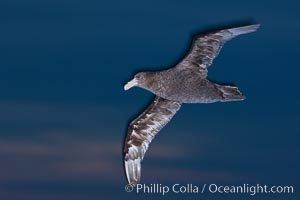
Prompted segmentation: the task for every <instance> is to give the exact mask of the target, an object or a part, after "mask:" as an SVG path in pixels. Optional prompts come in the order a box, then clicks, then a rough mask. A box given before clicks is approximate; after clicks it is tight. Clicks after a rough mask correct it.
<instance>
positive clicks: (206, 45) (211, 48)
mask: <svg viewBox="0 0 300 200" xmlns="http://www.w3.org/2000/svg"><path fill="white" fill-rule="evenodd" d="M258 28H259V24H255V25H250V26H242V27H237V28H230V29H224V30H220V31H216V32H210V33H205V34H200V35H197V36H196V37H195V38H194V39H193V42H192V46H191V48H190V50H189V53H188V54H187V55H186V57H185V58H184V59H183V60H182V61H181V62H180V63H179V64H178V65H176V66H175V67H176V68H181V69H185V68H190V69H195V68H196V69H197V70H199V72H200V75H201V76H202V77H204V78H205V77H206V76H207V67H209V66H210V65H211V64H212V62H213V60H214V58H215V57H217V55H218V54H219V52H220V50H221V48H222V46H223V45H224V44H225V42H227V41H229V40H230V39H232V38H234V37H236V36H238V35H241V34H246V33H251V32H254V31H256V30H257V29H258Z"/></svg>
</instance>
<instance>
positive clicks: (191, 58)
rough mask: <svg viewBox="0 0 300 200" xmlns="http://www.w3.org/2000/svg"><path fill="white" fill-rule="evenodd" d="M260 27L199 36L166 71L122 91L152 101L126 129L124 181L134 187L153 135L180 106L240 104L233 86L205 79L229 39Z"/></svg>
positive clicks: (143, 77)
mask: <svg viewBox="0 0 300 200" xmlns="http://www.w3.org/2000/svg"><path fill="white" fill-rule="evenodd" d="M258 28H259V24H254V25H248V26H241V27H234V28H230V29H223V30H218V31H214V32H208V33H204V34H199V35H197V36H195V37H194V39H193V42H192V45H191V48H190V50H189V52H188V53H187V55H186V56H185V57H184V58H183V60H182V61H180V62H179V63H178V64H177V65H175V66H174V67H172V68H169V69H167V70H162V71H151V72H140V73H137V74H136V75H135V76H134V78H133V79H132V80H131V81H129V82H128V83H127V84H126V85H125V86H124V89H125V90H129V89H130V88H132V87H134V86H137V87H140V88H143V89H146V90H148V91H150V92H152V93H153V94H155V98H154V100H153V102H152V103H151V104H150V105H149V106H148V107H147V108H146V110H145V111H144V112H143V113H141V114H140V115H139V116H138V117H137V118H136V119H134V120H133V121H132V122H131V123H130V124H129V126H128V130H127V137H126V139H125V143H124V166H125V173H126V177H127V181H128V183H129V184H131V185H132V186H135V185H136V184H137V183H138V182H139V181H140V178H141V162H142V160H143V158H144V156H145V153H146V151H147V149H148V147H149V144H150V142H151V141H152V140H153V138H154V137H155V135H156V134H157V133H158V132H159V131H160V130H161V129H162V128H163V127H164V126H165V125H166V124H167V123H168V122H169V121H170V120H171V119H172V117H173V116H174V115H175V113H176V112H177V111H178V110H179V109H180V107H181V105H182V104H183V103H214V102H227V101H241V100H244V99H245V96H243V95H242V93H241V92H240V91H239V89H238V88H237V87H235V86H230V85H220V84H217V83H213V82H212V81H210V80H208V79H207V69H208V67H209V66H211V65H212V62H213V60H214V58H215V57H216V56H217V55H218V54H219V52H220V50H221V48H222V46H223V45H224V44H225V42H227V41H229V40H230V39H232V38H234V37H236V36H238V35H241V34H246V33H251V32H254V31H256V30H257V29H258Z"/></svg>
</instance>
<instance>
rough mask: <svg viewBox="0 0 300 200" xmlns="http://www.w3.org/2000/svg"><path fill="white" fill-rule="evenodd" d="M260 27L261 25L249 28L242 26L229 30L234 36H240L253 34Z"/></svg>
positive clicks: (249, 26) (248, 26) (253, 25)
mask: <svg viewBox="0 0 300 200" xmlns="http://www.w3.org/2000/svg"><path fill="white" fill-rule="evenodd" d="M259 27H260V24H252V25H247V26H240V27H236V28H231V29H228V30H229V31H230V32H232V33H233V34H234V35H240V34H246V33H252V32H255V31H257V29H258V28H259Z"/></svg>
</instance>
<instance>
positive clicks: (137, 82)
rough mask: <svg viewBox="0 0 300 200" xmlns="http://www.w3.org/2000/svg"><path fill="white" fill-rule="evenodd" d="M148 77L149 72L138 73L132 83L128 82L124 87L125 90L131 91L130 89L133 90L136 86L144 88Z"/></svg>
mask: <svg viewBox="0 0 300 200" xmlns="http://www.w3.org/2000/svg"><path fill="white" fill-rule="evenodd" d="M146 75H147V72H139V73H137V74H136V75H135V76H134V77H133V79H132V80H131V81H129V82H127V83H126V84H125V85H124V90H129V89H130V88H132V87H134V86H139V87H143V86H144V83H145V79H146Z"/></svg>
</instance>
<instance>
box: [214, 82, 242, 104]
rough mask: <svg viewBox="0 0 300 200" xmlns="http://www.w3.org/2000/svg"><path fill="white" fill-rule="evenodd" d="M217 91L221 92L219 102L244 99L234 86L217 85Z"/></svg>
mask: <svg viewBox="0 0 300 200" xmlns="http://www.w3.org/2000/svg"><path fill="white" fill-rule="evenodd" d="M217 88H218V90H219V91H220V92H221V95H222V99H221V101H222V102H224V101H242V100H244V99H246V97H245V96H244V95H243V94H242V93H241V92H240V91H239V89H238V88H237V87H235V86H225V85H217Z"/></svg>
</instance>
